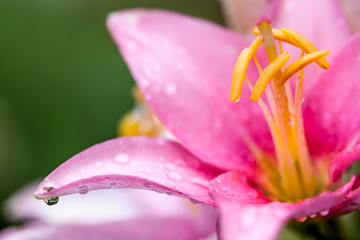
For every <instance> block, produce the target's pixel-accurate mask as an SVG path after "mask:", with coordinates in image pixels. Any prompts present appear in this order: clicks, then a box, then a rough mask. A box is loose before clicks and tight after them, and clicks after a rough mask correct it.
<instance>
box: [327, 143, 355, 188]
mask: <svg viewBox="0 0 360 240" xmlns="http://www.w3.org/2000/svg"><path fill="white" fill-rule="evenodd" d="M359 158H360V144H356V145H355V146H351V147H348V148H346V149H345V150H343V151H341V152H339V153H338V154H337V155H336V156H335V157H334V158H333V159H332V160H331V162H330V165H329V173H330V179H331V180H332V181H333V182H337V181H339V180H340V178H341V176H342V174H343V173H344V171H345V170H346V169H347V168H348V167H350V166H351V165H352V164H353V163H354V162H355V161H356V160H358V159H359Z"/></svg>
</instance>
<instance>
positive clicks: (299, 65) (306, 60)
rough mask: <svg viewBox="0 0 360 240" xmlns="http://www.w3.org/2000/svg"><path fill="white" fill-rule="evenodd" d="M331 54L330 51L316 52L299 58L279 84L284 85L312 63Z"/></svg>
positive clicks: (288, 68)
mask: <svg viewBox="0 0 360 240" xmlns="http://www.w3.org/2000/svg"><path fill="white" fill-rule="evenodd" d="M329 53H330V51H328V50H321V51H316V52H312V53H310V54H307V55H305V56H303V57H301V58H299V59H298V60H296V61H295V62H293V63H292V64H290V65H289V66H288V67H287V68H286V69H285V71H284V72H283V73H282V74H281V77H280V79H279V84H280V85H283V84H284V83H285V82H286V81H287V80H289V78H291V77H292V76H293V75H294V74H295V73H296V72H298V71H299V70H301V69H303V68H304V67H306V66H307V65H309V64H310V63H312V62H315V61H317V60H318V59H320V58H323V57H325V56H327V55H328V54H329Z"/></svg>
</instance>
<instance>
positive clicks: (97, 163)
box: [95, 161, 103, 168]
mask: <svg viewBox="0 0 360 240" xmlns="http://www.w3.org/2000/svg"><path fill="white" fill-rule="evenodd" d="M102 166H103V164H102V162H100V161H98V162H96V163H95V167H96V168H101V167H102Z"/></svg>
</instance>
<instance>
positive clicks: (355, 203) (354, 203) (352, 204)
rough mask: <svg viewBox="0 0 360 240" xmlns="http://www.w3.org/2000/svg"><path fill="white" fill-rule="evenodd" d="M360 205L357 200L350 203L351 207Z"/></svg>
mask: <svg viewBox="0 0 360 240" xmlns="http://www.w3.org/2000/svg"><path fill="white" fill-rule="evenodd" d="M359 206H360V204H359V203H357V202H351V203H349V207H351V208H358V207H359Z"/></svg>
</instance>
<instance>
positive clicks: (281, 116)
mask: <svg viewBox="0 0 360 240" xmlns="http://www.w3.org/2000/svg"><path fill="white" fill-rule="evenodd" d="M253 32H254V34H256V35H259V36H258V37H256V39H255V40H254V41H253V43H252V44H251V45H250V46H249V47H248V48H245V49H244V50H243V51H242V52H241V53H240V56H239V58H238V60H237V62H236V66H235V69H234V74H233V82H232V86H231V93H230V99H231V100H232V101H234V102H236V101H238V100H239V99H240V96H241V89H242V85H243V83H244V80H245V81H246V83H247V85H248V86H249V88H250V90H251V91H252V94H251V100H252V101H257V102H258V104H259V106H260V108H261V110H262V112H263V114H264V115H265V118H266V121H267V123H268V125H269V129H270V132H271V135H272V139H273V142H274V147H275V155H274V156H268V155H265V154H263V153H262V152H261V150H260V149H261V148H260V147H258V146H256V145H255V144H254V142H255V141H251V144H249V148H250V149H251V151H252V152H253V153H254V156H255V157H256V159H257V160H258V162H259V169H260V170H261V171H263V172H265V173H266V174H262V175H261V176H264V175H265V177H262V179H260V180H259V182H258V184H259V185H261V186H263V188H264V191H265V192H267V193H268V194H269V195H270V196H272V197H273V198H275V199H277V200H280V201H293V202H296V201H298V200H300V199H304V198H307V197H312V196H314V195H315V194H316V193H318V192H319V191H321V190H322V189H323V188H324V187H325V182H326V177H327V176H325V177H324V178H319V177H315V176H316V175H318V174H319V173H320V172H321V173H323V171H322V169H319V168H318V167H317V166H316V165H314V164H313V163H312V159H311V158H310V154H309V152H308V147H307V144H306V140H305V135H304V127H303V120H302V113H301V103H302V102H303V97H302V82H303V69H304V68H305V67H306V66H307V65H309V64H310V63H313V62H315V63H316V64H318V65H319V66H320V67H322V68H324V69H328V68H329V67H330V64H329V63H328V62H327V61H326V59H325V58H324V57H325V56H327V55H328V54H329V51H326V50H322V51H318V50H317V48H316V47H315V46H314V45H313V44H312V43H311V42H310V41H309V40H307V39H306V38H305V37H303V36H302V35H300V34H299V33H297V32H295V31H293V30H291V29H288V28H281V29H280V30H279V29H273V28H272V26H271V23H270V22H269V21H268V20H264V21H262V22H260V24H259V25H258V27H257V28H255V29H254V31H253ZM275 39H276V40H278V41H279V48H280V54H279V55H278V53H277V50H276V46H275V41H274V40H275ZM282 42H286V43H289V44H290V45H293V46H295V47H296V48H299V49H300V50H301V56H300V58H299V59H298V60H296V61H294V62H293V63H291V64H289V65H288V66H287V67H285V65H286V64H287V62H288V61H289V59H290V54H289V53H287V52H283V47H282ZM262 44H263V45H264V48H265V51H266V55H267V58H268V61H269V65H268V66H266V67H265V69H262V67H261V66H260V64H259V62H258V60H257V58H256V56H255V54H256V52H257V51H258V49H259V48H260V46H261V45H262ZM252 59H253V60H254V61H255V64H256V66H257V68H258V71H259V78H258V79H257V81H256V83H255V86H253V85H252V84H251V82H250V80H249V79H248V78H247V77H246V71H247V68H248V65H249V64H250V62H251V60H252ZM295 74H297V77H298V80H297V83H296V88H295V91H294V93H293V90H292V89H291V88H292V87H291V84H290V83H289V82H288V80H289V79H290V78H291V77H292V76H294V75H295ZM264 92H265V93H266V97H267V102H265V101H263V100H262V98H261V96H262V95H263V93H264ZM322 175H323V174H322ZM325 175H326V174H325Z"/></svg>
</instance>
